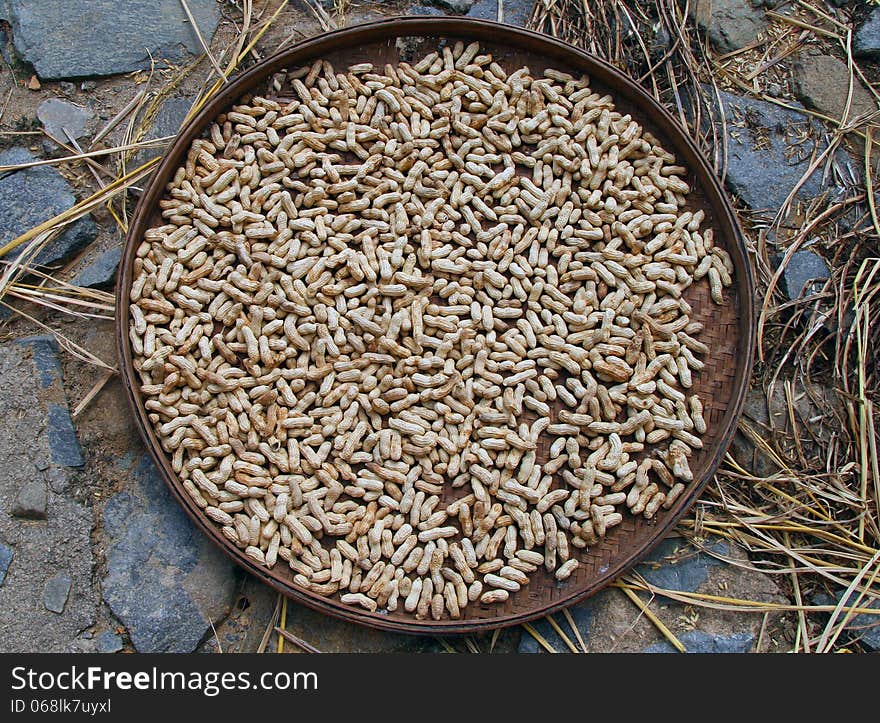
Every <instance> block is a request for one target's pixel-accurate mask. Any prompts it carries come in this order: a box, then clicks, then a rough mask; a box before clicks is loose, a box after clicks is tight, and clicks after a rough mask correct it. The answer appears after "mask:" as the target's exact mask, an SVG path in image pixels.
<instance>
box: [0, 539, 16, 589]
mask: <svg viewBox="0 0 880 723" xmlns="http://www.w3.org/2000/svg"><path fill="white" fill-rule="evenodd" d="M13 557H15V551H14V550H13V549H12V548H11V547H9V546H8V545H4V544H3V543H2V542H0V585H2V584H3V581H4V580H5V579H6V572H7V571H8V570H9V566H10V565H11V564H12V558H13Z"/></svg>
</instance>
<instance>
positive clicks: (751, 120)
mask: <svg viewBox="0 0 880 723" xmlns="http://www.w3.org/2000/svg"><path fill="white" fill-rule="evenodd" d="M713 94H714V91H711V92H710V97H712V96H713ZM719 94H720V96H721V102H722V104H723V106H724V115H725V117H726V128H727V176H726V181H727V185H728V187H729V188H730V190H731V191H732V192H733V193H734V194H736V196H738V197H739V198H740V200H742V201H743V202H744V203H745V204H746V205H748V206H749V207H750V208H752V209H753V210H756V211H757V210H769V211H771V212H772V213H776V212H777V211H778V210H779V208H780V207H781V206H782V204H783V203H784V202H785V199H786V198H787V197H788V194H789V193H790V192H791V190H792V189H793V188H794V187H795V186H796V185H797V184H798V182H799V181H800V179H801V177H802V176H803V175H804V174H805V173H806V171H807V170H809V167H810V156H811V152H812V151H813V148H814V145H817V146H818V151H819V152H821V151H822V150H823V149H824V148H825V145H824V141H823V140H817V141H816V142H815V143H814V142H811V141H809V140H808V141H807V142H803V136H804V134H805V133H812V135H813V137H814V138H817V139H818V138H819V137H820V129H819V127H818V124H816V123H815V122H814V121H812V119H811V118H810V117H809V116H808V115H806V114H805V113H801V112H798V111H794V110H789V109H787V108H782V107H780V106H777V105H774V104H772V103H766V102H764V101H760V100H754V99H752V98H745V97H743V96H738V95H734V94H732V93H727V92H725V91H719ZM716 127H717V130H718V132H719V133H721V132H722V124H721V122H720V121H719V122H718V123H717V124H716ZM843 155H846V154H845V153H843ZM825 190H827V187H826V186H825V185H824V183H823V180H822V169H821V168H817V169H816V170H815V171H814V172H813V173H812V174H811V175H810V177H809V178H808V179H807V181H806V182H805V183H804V184H803V186H802V187H801V189H800V191H799V193H798V196H799V197H801V198H803V199H811V198H815V197H816V196H818V195H820V194H821V193H822V192H823V191H825ZM833 192H834V189H832V193H833Z"/></svg>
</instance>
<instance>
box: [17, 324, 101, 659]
mask: <svg viewBox="0 0 880 723" xmlns="http://www.w3.org/2000/svg"><path fill="white" fill-rule="evenodd" d="M62 381H63V380H62V378H61V370H60V365H59V364H58V359H57V345H56V344H55V342H54V340H53V339H51V337H34V338H30V339H24V340H20V341H14V342H7V343H4V344H0V383H2V388H3V393H2V394H0V419H4V420H14V423H10V424H6V425H5V426H4V427H3V433H2V434H0V510H3V511H4V514H0V540H2V541H3V542H4V543H5V544H6V545H7V546H8V547H9V548H10V549H14V550H15V560H14V563H13V564H12V565H11V566H10V567H9V569H8V570H7V571H6V575H5V580H4V581H3V585H2V586H0V609H2V610H3V625H0V652H16V653H26V652H65V651H67V650H72V649H75V647H76V646H77V645H79V644H80V643H78V642H77V641H79V639H80V636H81V633H82V631H83V630H87V629H89V628H90V627H92V626H93V625H94V624H95V621H96V617H97V611H98V605H99V604H100V596H99V595H98V591H97V590H96V588H95V583H94V581H93V570H92V566H93V564H94V552H93V549H92V528H93V526H94V517H93V514H92V511H91V509H89V508H88V507H87V506H86V505H85V504H83V503H82V502H79V501H78V500H85V499H91V498H93V492H94V491H95V487H94V484H95V482H94V480H92V479H89V480H85V481H80V480H79V479H78V478H76V477H75V476H74V475H73V474H72V473H71V472H70V470H69V468H67V467H62V466H59V465H58V464H57V463H56V462H55V461H53V458H52V456H51V454H50V449H49V439H48V434H47V424H48V422H47V414H48V405H50V404H57V405H64V406H65V407H66V404H67V403H66V397H65V395H64V388H63V385H62ZM38 461H39V463H40V465H41V466H43V465H45V464H47V463H48V467H47V469H45V470H44V471H39V470H36V462H38ZM53 474H58V475H59V478H60V479H61V480H63V482H60V483H58V484H55V483H52V482H50V483H49V484H50V489H51V490H52V491H51V492H49V493H48V510H49V514H48V517H47V519H46V520H45V521H41V522H40V523H38V524H33V523H30V524H26V523H23V522H22V521H21V520H20V519H17V518H15V517H13V516H12V515H11V514H10V512H11V511H12V510H13V508H14V507H15V504H16V500H17V499H18V496H19V493H20V491H21V488H22V486H23V485H25V484H27V483H28V482H30V481H32V479H33V477H34V476H36V477H37V478H38V479H40V478H43V479H41V480H40V481H43V482H46V481H48V478H49V477H50V476H51V475H53ZM59 573H63V574H64V575H66V576H67V578H68V579H69V581H70V585H71V587H70V591H69V594H68V596H67V602H66V604H65V605H64V607H63V610H64V614H63V615H59V614H58V613H55V612H52V611H50V610H49V609H47V607H46V604H45V603H44V600H43V591H44V589H46V588H47V584H48V583H49V581H50V580H51V579H52V578H54V577H55V576H56V575H58V574H59ZM58 582H59V581H57V580H56V581H55V582H54V583H53V584H52V585H49V586H48V587H49V590H50V591H52V590H54V589H55V587H56V586H58V587H59V588H60V585H58ZM50 604H52V605H53V607H55V608H58V607H59V606H58V605H57V604H54V603H51V599H50Z"/></svg>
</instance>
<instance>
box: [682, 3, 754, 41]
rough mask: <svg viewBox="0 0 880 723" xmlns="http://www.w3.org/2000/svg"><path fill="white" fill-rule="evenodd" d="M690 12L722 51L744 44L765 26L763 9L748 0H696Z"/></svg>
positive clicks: (690, 6)
mask: <svg viewBox="0 0 880 723" xmlns="http://www.w3.org/2000/svg"><path fill="white" fill-rule="evenodd" d="M682 4H683V3H682ZM756 4H757V3H756ZM689 14H690V15H691V17H692V18H694V20H695V21H696V23H697V25H699V26H700V27H701V28H702V29H703V30H705V31H706V35H707V37H708V38H709V42H710V43H712V45H714V46H715V48H717V49H718V51H719V52H721V53H729V52H731V51H733V50H739V49H740V48H744V47H745V46H746V45H748V44H749V43H752V42H754V41H755V39H756V38H757V37H758V33H760V32H761V31H762V30H763V29H764V27H765V25H764V13H763V11H761V10H758V9H756V8H754V7H752V5H751V4H750V3H749V0H695V1H694V2H692V3H691V4H690V5H689Z"/></svg>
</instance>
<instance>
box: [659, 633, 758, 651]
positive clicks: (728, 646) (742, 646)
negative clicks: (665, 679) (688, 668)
mask: <svg viewBox="0 0 880 723" xmlns="http://www.w3.org/2000/svg"><path fill="white" fill-rule="evenodd" d="M678 639H679V641H680V642H681V644H682V645H684V647H685V650H687V652H689V653H748V652H750V651H751V649H752V646H753V645H754V644H755V636H754V635H753V634H752V633H732V634H730V635H707V634H706V633H701V632H700V631H699V630H694V631H693V632H690V633H682V634H681V635H679V636H678ZM642 652H644V653H677V652H678V651H677V650H676V649H675V648H673V647H672V644H671V643H670V642H669V641H667V640H664V641H663V642H662V643H654V644H653V645H649V646H648V647H647V648H645V649H644V650H643V651H642Z"/></svg>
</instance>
